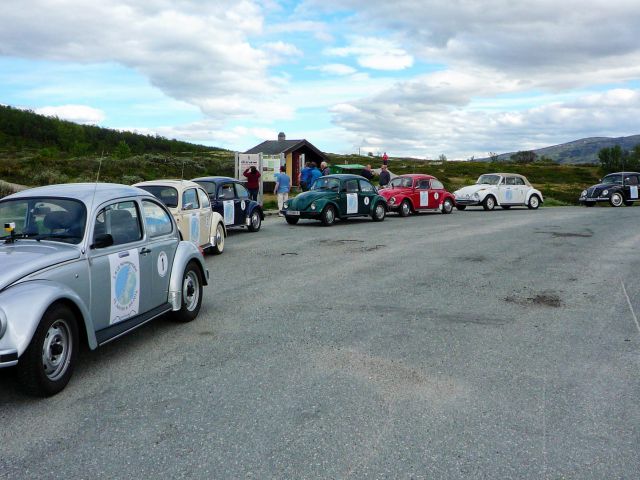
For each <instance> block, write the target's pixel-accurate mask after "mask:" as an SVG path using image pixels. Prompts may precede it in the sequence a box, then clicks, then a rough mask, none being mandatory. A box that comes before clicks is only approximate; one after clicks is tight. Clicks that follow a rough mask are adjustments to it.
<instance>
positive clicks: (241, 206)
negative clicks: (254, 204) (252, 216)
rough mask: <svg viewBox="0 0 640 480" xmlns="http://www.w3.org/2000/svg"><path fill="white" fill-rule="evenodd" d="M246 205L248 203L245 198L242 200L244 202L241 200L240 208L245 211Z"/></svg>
mask: <svg viewBox="0 0 640 480" xmlns="http://www.w3.org/2000/svg"><path fill="white" fill-rule="evenodd" d="M246 207H247V204H246V203H244V200H242V202H240V208H241V209H242V210H243V211H244V209H245V208H246Z"/></svg>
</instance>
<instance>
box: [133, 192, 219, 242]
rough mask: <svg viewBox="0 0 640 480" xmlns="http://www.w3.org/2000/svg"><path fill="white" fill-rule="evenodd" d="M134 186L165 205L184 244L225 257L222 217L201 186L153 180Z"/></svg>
mask: <svg viewBox="0 0 640 480" xmlns="http://www.w3.org/2000/svg"><path fill="white" fill-rule="evenodd" d="M133 186H134V187H138V188H141V189H143V190H146V191H147V192H149V193H150V194H152V195H154V196H155V197H156V198H158V199H159V200H160V201H161V202H162V203H164V204H165V206H166V207H167V208H168V209H169V211H170V212H171V215H173V218H175V219H176V223H177V224H178V228H179V229H180V234H181V235H182V238H183V239H184V240H187V241H189V242H192V243H193V244H195V246H196V247H200V248H202V250H205V251H206V250H211V251H213V253H217V254H219V253H222V251H223V250H224V239H225V237H226V236H227V228H226V227H225V225H224V219H223V218H222V215H220V214H219V213H217V212H214V211H213V210H212V209H211V201H210V200H209V195H208V194H207V192H205V191H204V189H203V188H202V187H201V186H200V185H198V184H197V183H195V182H190V181H188V180H153V181H149V182H140V183H136V184H135V185H133Z"/></svg>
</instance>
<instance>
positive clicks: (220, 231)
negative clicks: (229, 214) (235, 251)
mask: <svg viewBox="0 0 640 480" xmlns="http://www.w3.org/2000/svg"><path fill="white" fill-rule="evenodd" d="M212 240H213V239H212ZM211 243H213V242H211ZM222 252H224V227H223V226H222V224H221V223H218V225H216V236H215V247H213V253H215V254H216V255H220V254H221V253H222Z"/></svg>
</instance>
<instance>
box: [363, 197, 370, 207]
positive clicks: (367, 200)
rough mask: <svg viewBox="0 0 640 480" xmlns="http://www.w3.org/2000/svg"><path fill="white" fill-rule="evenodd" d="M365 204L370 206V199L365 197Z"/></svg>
mask: <svg viewBox="0 0 640 480" xmlns="http://www.w3.org/2000/svg"><path fill="white" fill-rule="evenodd" d="M364 204H365V205H369V197H364Z"/></svg>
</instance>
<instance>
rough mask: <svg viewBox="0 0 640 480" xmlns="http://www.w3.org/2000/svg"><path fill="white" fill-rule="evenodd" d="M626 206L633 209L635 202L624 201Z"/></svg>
mask: <svg viewBox="0 0 640 480" xmlns="http://www.w3.org/2000/svg"><path fill="white" fill-rule="evenodd" d="M624 204H625V205H626V206H627V207H633V202H632V201H631V200H625V201H624Z"/></svg>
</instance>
